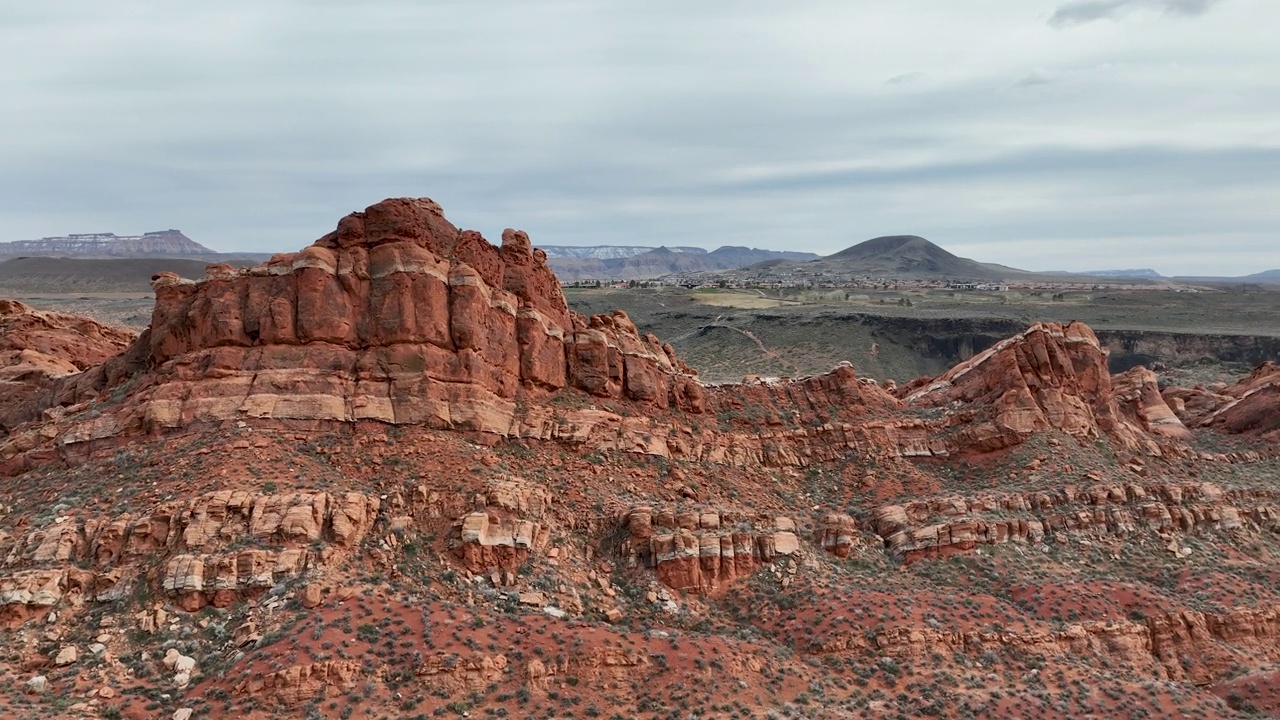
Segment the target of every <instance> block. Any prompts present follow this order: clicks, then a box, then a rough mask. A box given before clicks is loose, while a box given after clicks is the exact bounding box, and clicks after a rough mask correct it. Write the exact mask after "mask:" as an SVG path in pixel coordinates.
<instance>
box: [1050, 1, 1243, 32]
mask: <svg viewBox="0 0 1280 720" xmlns="http://www.w3.org/2000/svg"><path fill="white" fill-rule="evenodd" d="M1219 2H1221V0H1074V1H1073V2H1069V3H1066V4H1065V5H1063V6H1061V7H1059V8H1058V9H1057V11H1056V12H1054V13H1053V17H1051V18H1049V25H1051V26H1053V27H1055V28H1064V27H1071V26H1073V25H1083V24H1085V23H1090V22H1093V21H1095V20H1103V19H1107V18H1114V17H1116V16H1117V15H1120V14H1121V13H1124V12H1126V11H1129V10H1152V11H1156V12H1159V13H1162V14H1164V15H1182V16H1186V17H1194V16H1197V15H1203V14H1205V13H1206V12H1208V11H1209V9H1210V8H1211V7H1213V6H1214V5H1217V4H1218V3H1219Z"/></svg>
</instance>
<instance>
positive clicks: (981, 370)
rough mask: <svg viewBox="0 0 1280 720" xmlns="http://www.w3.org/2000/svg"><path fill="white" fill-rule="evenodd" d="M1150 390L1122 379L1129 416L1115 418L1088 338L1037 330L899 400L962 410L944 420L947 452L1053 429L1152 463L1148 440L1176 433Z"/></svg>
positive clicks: (995, 445)
mask: <svg viewBox="0 0 1280 720" xmlns="http://www.w3.org/2000/svg"><path fill="white" fill-rule="evenodd" d="M1151 383H1152V379H1151V378H1148V377H1147V376H1146V375H1144V374H1142V372H1135V373H1132V374H1130V375H1127V376H1124V378H1123V380H1122V387H1123V388H1124V389H1125V390H1126V391H1127V394H1126V395H1125V396H1124V397H1125V398H1126V399H1125V400H1124V404H1125V407H1126V408H1127V409H1128V412H1122V411H1121V406H1120V403H1119V402H1118V401H1117V398H1116V394H1115V390H1114V388H1113V386H1112V380H1111V376H1110V375H1109V374H1108V372H1107V352H1106V350H1105V349H1104V348H1103V347H1102V345H1101V344H1100V343H1099V342H1098V338H1097V336H1095V335H1094V333H1093V331H1092V330H1090V329H1089V327H1088V326H1086V325H1085V324H1083V323H1079V322H1073V323H1070V324H1068V325H1066V326H1063V325H1060V324H1058V323H1036V324H1034V325H1032V326H1031V327H1030V328H1029V329H1028V330H1027V331H1026V332H1024V333H1022V334H1021V335H1017V336H1015V337H1012V338H1009V339H1007V340H1004V341H1002V342H1000V343H997V344H996V345H995V346H993V347H991V348H990V349H988V350H986V351H984V352H982V353H980V354H978V355H976V356H974V357H973V358H972V359H970V360H968V361H966V362H964V363H961V364H959V365H957V366H956V367H954V368H952V369H951V370H950V371H948V372H947V373H945V374H943V375H941V376H939V377H937V378H934V379H933V380H930V381H923V382H915V383H912V384H909V385H907V386H906V387H905V388H904V389H903V390H902V391H900V392H901V393H902V394H903V395H904V396H905V397H906V399H907V402H908V404H911V405H915V406H920V407H946V406H949V405H952V404H953V403H960V405H961V407H963V408H965V409H967V410H968V412H959V413H956V414H953V415H952V416H951V417H952V419H953V425H954V426H955V429H954V431H953V432H952V433H950V437H949V438H948V444H949V445H951V446H952V447H953V448H954V449H956V450H968V451H977V452H983V451H992V450H999V449H1002V448H1006V447H1009V446H1011V445H1016V444H1018V443H1020V442H1022V441H1024V440H1025V439H1026V438H1027V437H1029V436H1030V435H1032V434H1033V433H1036V432H1040V431H1045V430H1051V429H1053V430H1060V431H1062V432H1065V433H1068V434H1070V435H1074V436H1076V437H1078V438H1082V439H1086V438H1098V437H1102V436H1104V435H1107V436H1110V437H1111V438H1113V439H1114V440H1115V441H1116V442H1118V443H1119V444H1120V445H1122V446H1124V447H1126V448H1128V449H1130V450H1134V451H1141V452H1145V453H1148V454H1153V455H1158V454H1160V453H1161V446H1160V444H1159V443H1158V442H1156V441H1155V440H1154V439H1153V438H1152V433H1155V434H1156V435H1160V436H1166V437H1177V436H1180V433H1181V431H1180V430H1179V429H1178V425H1180V423H1176V420H1177V418H1176V417H1175V416H1174V414H1173V412H1172V410H1170V409H1169V408H1168V406H1167V405H1166V404H1165V403H1164V400H1163V398H1161V397H1160V394H1159V393H1158V392H1155V388H1154V386H1153V385H1152V384H1151ZM1182 429H1183V430H1185V428H1182Z"/></svg>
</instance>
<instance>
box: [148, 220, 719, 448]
mask: <svg viewBox="0 0 1280 720" xmlns="http://www.w3.org/2000/svg"><path fill="white" fill-rule="evenodd" d="M153 285H154V287H155V289H156V307H155V312H154V314H153V319H152V325H151V332H150V336H149V343H150V345H149V347H148V354H149V362H148V364H149V366H150V368H151V370H152V380H153V382H152V383H151V387H149V388H148V389H147V390H146V391H144V393H143V396H142V397H140V398H139V400H140V401H141V402H142V403H143V405H144V406H145V408H144V411H143V418H142V420H143V425H144V426H145V427H147V428H156V427H173V426H179V425H185V424H187V423H190V422H194V421H201V420H226V419H232V418H243V417H259V418H278V419H289V420H345V421H351V420H360V419H374V420H381V421H385V422H393V423H421V424H427V425H431V426H436V427H446V428H458V429H467V430H479V431H484V432H491V433H496V434H508V433H510V432H511V431H512V421H513V413H514V410H515V399H516V397H517V395H518V394H520V393H531V394H533V395H534V396H535V397H539V396H542V395H545V394H547V393H551V392H555V391H558V390H561V389H563V388H566V387H576V388H579V389H581V390H584V391H586V392H588V393H590V394H592V395H596V396H600V397H606V398H620V399H621V398H625V399H628V400H633V401H638V402H642V403H646V404H650V405H653V406H657V407H663V408H665V407H667V406H669V405H670V404H672V403H676V404H677V405H680V406H682V407H687V408H690V409H696V408H697V406H698V403H699V402H700V400H699V398H700V395H699V393H700V389H699V388H698V387H697V383H696V381H694V380H693V379H692V378H691V377H690V376H692V375H693V374H694V373H693V371H692V370H690V369H689V368H688V366H686V365H684V364H683V363H681V362H679V361H678V360H677V359H676V358H675V355H674V352H673V351H672V350H671V348H670V347H669V346H666V347H664V346H663V345H662V344H661V343H659V342H658V340H657V338H654V337H653V336H652V335H644V336H642V335H641V334H640V333H639V332H638V331H637V330H636V327H635V324H634V323H632V322H631V320H630V319H629V318H628V317H627V316H626V314H625V313H622V312H620V311H618V312H614V313H613V314H611V315H603V316H596V317H593V318H590V319H588V318H584V317H582V316H581V315H578V314H577V313H573V312H571V311H570V310H569V309H568V305H567V304H566V303H565V298H564V294H563V293H562V292H561V290H560V284H559V282H558V281H557V280H556V277H555V274H554V273H553V272H552V271H551V269H550V268H549V267H548V266H547V261H546V253H544V252H543V251H542V250H538V249H535V248H533V246H532V245H531V244H530V242H529V237H528V235H526V234H525V233H523V232H520V231H517V230H506V231H505V232H503V239H502V245H501V247H498V246H495V245H492V244H490V243H489V242H488V241H486V240H485V239H484V238H483V237H481V236H480V234H479V233H477V232H475V231H471V230H466V231H459V230H458V229H457V228H456V227H454V226H453V225H452V224H451V223H450V222H449V221H448V220H446V219H445V217H444V214H443V212H442V211H441V209H440V206H439V205H437V204H436V203H435V202H433V201H431V200H429V199H425V198H422V199H404V198H402V199H393V200H385V201H383V202H380V203H378V204H376V205H372V206H370V207H369V208H367V209H366V210H365V211H364V212H358V213H352V214H351V215H348V216H347V217H345V218H343V219H342V220H341V221H340V222H339V223H338V227H337V229H336V230H334V231H333V232H331V233H329V234H328V235H325V236H324V237H322V238H320V239H319V240H317V241H316V242H315V243H314V244H312V245H311V246H310V247H307V248H305V249H304V250H302V251H301V252H298V253H290V254H282V255H277V256H275V257H273V258H272V259H271V260H270V261H268V262H266V263H263V264H261V265H258V266H255V267H251V268H246V269H242V270H236V269H234V268H231V267H229V266H226V265H211V266H210V267H209V269H208V272H207V274H206V277H205V278H204V279H202V280H200V281H190V280H184V279H182V278H179V277H177V276H176V275H172V274H169V273H162V274H160V275H158V276H156V278H155V279H154V282H153Z"/></svg>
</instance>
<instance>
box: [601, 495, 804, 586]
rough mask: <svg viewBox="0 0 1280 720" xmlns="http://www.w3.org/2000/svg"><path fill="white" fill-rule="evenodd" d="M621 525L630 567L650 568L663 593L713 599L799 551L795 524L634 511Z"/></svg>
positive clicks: (712, 513) (787, 520) (727, 515)
mask: <svg viewBox="0 0 1280 720" xmlns="http://www.w3.org/2000/svg"><path fill="white" fill-rule="evenodd" d="M622 522H623V524H624V526H625V528H626V532H627V539H626V540H625V541H624V542H623V547H622V555H623V557H624V558H625V559H626V561H627V562H628V564H630V565H631V566H633V567H647V568H652V569H653V570H654V571H655V572H656V574H657V576H658V579H659V580H660V581H661V582H662V583H663V584H664V585H666V586H667V587H670V588H673V589H676V590H683V591H687V592H691V593H696V594H714V593H716V592H718V591H720V590H723V589H724V588H726V587H728V585H729V584H730V583H732V582H733V581H734V580H736V579H738V578H742V577H746V576H748V575H750V574H752V573H754V572H755V571H756V570H758V569H759V568H760V567H761V566H763V565H766V564H768V563H771V562H773V561H774V560H775V559H777V558H781V557H785V556H789V555H792V554H794V553H796V552H798V551H799V550H800V541H799V538H798V537H797V536H796V525H795V522H794V521H793V520H792V519H791V518H788V517H772V518H747V517H742V516H739V515H737V514H735V513H732V512H720V511H716V510H701V511H700V510H692V509H689V510H678V509H654V508H651V507H636V508H632V509H631V510H630V511H629V512H627V514H626V515H625V517H624V518H623V519H622Z"/></svg>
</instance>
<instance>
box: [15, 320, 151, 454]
mask: <svg viewBox="0 0 1280 720" xmlns="http://www.w3.org/2000/svg"><path fill="white" fill-rule="evenodd" d="M133 339H134V333H133V332H131V331H129V330H125V329H123V328H114V327H111V326H108V325H103V324H102V323H99V322H95V321H93V320H90V319H89V318H86V317H80V316H78V315H67V314H63V313H55V312H44V311H40V310H35V309H33V308H31V307H30V306H28V305H26V304H24V303H20V302H18V301H16V300H3V299H0V434H3V433H4V432H6V431H7V430H8V428H10V427H12V426H13V425H15V424H17V423H19V422H22V421H23V420H26V419H28V418H29V417H30V416H31V414H32V413H36V412H39V411H40V410H41V409H43V407H42V405H41V404H40V403H39V400H40V399H41V398H42V396H44V395H46V394H48V393H50V392H51V390H52V388H53V387H54V385H55V382H54V381H55V380H58V379H60V378H66V377H68V376H71V375H75V374H78V373H80V372H83V371H85V370H87V369H89V368H92V367H94V366H96V365H100V364H102V363H103V362H105V361H106V360H107V359H108V358H111V357H113V356H115V355H118V354H120V353H121V352H123V351H124V350H125V349H126V348H127V347H128V346H129V343H130V342H132V341H133Z"/></svg>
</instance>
